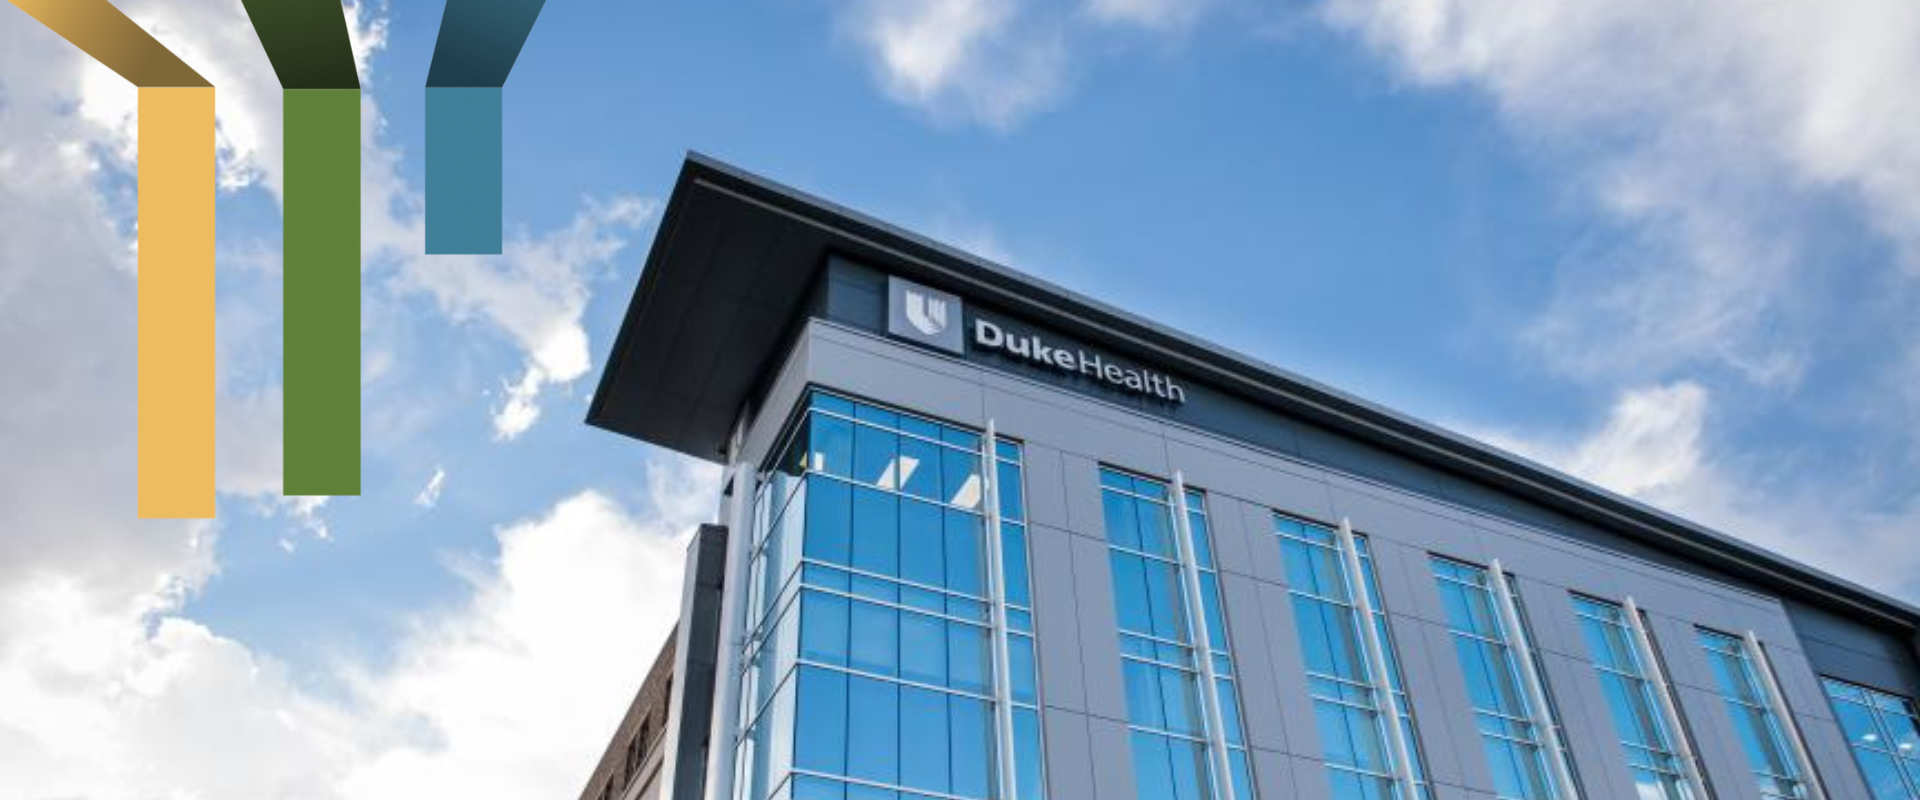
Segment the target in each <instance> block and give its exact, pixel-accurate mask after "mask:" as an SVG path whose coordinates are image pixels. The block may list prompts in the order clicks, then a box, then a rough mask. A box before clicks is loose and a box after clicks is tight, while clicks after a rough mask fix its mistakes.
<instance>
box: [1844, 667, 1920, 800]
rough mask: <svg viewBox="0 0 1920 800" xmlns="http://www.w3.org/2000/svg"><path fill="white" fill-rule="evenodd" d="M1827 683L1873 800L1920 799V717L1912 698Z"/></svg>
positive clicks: (1845, 683) (1848, 685)
mask: <svg viewBox="0 0 1920 800" xmlns="http://www.w3.org/2000/svg"><path fill="white" fill-rule="evenodd" d="M1824 683H1825V685H1826V689H1827V698H1828V699H1829V700H1831V701H1832V702H1833V711H1834V716H1836V717H1838V718H1839V720H1840V729H1841V730H1842V731H1844V732H1845V733H1846V735H1847V744H1849V745H1852V747H1853V757H1854V761H1855V762H1857V763H1858V764H1859V765H1860V773H1861V775H1862V776H1863V777H1865V778H1866V779H1867V789H1868V791H1869V792H1871V793H1872V794H1873V800H1920V718H1916V715H1915V713H1914V706H1913V701H1912V700H1909V699H1907V698H1905V697H1900V696H1898V695H1892V694H1887V693H1885V692H1881V691H1876V690H1874V689H1868V688H1866V687H1864V686H1855V685H1853V684H1851V683H1847V682H1845V681H1841V680H1836V679H1834V678H1827V679H1825V681H1824Z"/></svg>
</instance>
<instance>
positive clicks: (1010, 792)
mask: <svg viewBox="0 0 1920 800" xmlns="http://www.w3.org/2000/svg"><path fill="white" fill-rule="evenodd" d="M999 440H1000V439H999V435H998V433H997V432H996V431H995V428H994V424H993V420H991V419H989V420H987V435H986V442H985V444H984V446H982V447H981V448H980V451H981V462H980V486H981V493H980V495H981V502H982V503H984V504H985V508H984V509H983V513H982V514H981V517H982V518H983V519H985V520H986V523H987V524H986V538H987V542H986V544H987V576H988V577H987V591H988V602H987V607H988V609H989V610H990V611H989V613H990V617H989V619H990V622H991V625H992V638H993V734H994V736H993V739H994V742H995V744H996V745H997V746H996V747H994V755H993V762H994V785H995V786H996V787H998V793H997V794H995V795H994V797H995V798H996V800H1014V794H1015V791H1016V790H1015V777H1016V776H1015V774H1014V752H1013V665H1012V658H1011V656H1010V655H1009V653H1008V651H1009V647H1010V643H1009V642H1008V640H1007V587H1006V581H1007V573H1006V554H1005V553H1004V552H1002V550H1003V548H1004V546H1005V543H1004V542H1002V541H1001V538H1000V462H999V458H1000V453H999V451H998V448H997V446H996V445H997V444H998V442H999Z"/></svg>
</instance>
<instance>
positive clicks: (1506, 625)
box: [587, 156, 1920, 800]
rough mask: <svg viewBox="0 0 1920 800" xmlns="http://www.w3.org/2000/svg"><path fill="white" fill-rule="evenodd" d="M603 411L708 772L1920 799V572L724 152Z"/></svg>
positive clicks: (702, 173)
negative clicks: (1882, 565) (1160, 314)
mask: <svg viewBox="0 0 1920 800" xmlns="http://www.w3.org/2000/svg"><path fill="white" fill-rule="evenodd" d="M588 421H589V422H590V423H591V424H593V425H597V426H599V427H602V428H605V429H608V430H611V431H615V432H618V433H622V434H625V435H628V436H631V437H634V438H636V439H640V440H642V441H646V442H651V443H654V444H658V445H660V446H664V447H668V448H672V449H674V450H677V451H679V452H682V453H687V454H691V455H694V456H698V457H700V458H704V459H708V460H711V461H714V462H716V463H719V464H723V465H725V466H726V472H725V486H724V489H723V491H722V493H721V496H720V497H719V498H718V511H717V514H716V517H717V519H718V520H719V523H718V524H716V525H710V526H707V527H705V528H703V529H702V530H701V532H700V534H699V535H698V536H697V537H696V539H695V540H694V543H693V545H692V547H691V550H690V552H689V559H688V576H689V579H688V581H687V592H686V597H685V600H684V603H683V608H682V616H681V621H680V626H679V630H678V634H677V640H676V643H675V645H674V656H673V658H674V662H673V663H674V666H673V670H674V675H675V678H676V680H674V681H673V684H672V686H673V688H672V692H671V697H670V699H669V701H668V705H669V708H668V712H667V717H668V719H667V722H666V726H665V734H664V736H665V737H666V738H665V740H664V741H663V742H662V744H661V745H660V746H659V748H658V749H659V750H660V751H662V752H663V757H664V765H663V774H662V776H661V778H660V785H661V786H663V787H665V788H666V789H667V791H668V794H666V795H663V796H665V797H670V798H672V800H695V799H696V798H706V799H707V800H763V799H764V798H770V797H771V798H779V800H821V798H830V799H831V800H880V799H884V800H977V799H981V798H1009V797H1013V798H1019V800H1040V798H1049V799H1050V800H1282V799H1283V798H1285V799H1286V800H1392V799H1393V798H1400V799H1401V800H1413V799H1414V798H1415V797H1421V798H1427V799H1428V800H1492V799H1493V798H1500V800H1763V799H1764V800H1920V788H1917V787H1920V733H1916V728H1915V721H1914V706H1913V697H1914V696H1915V694H1916V693H1920V663H1917V662H1920V654H1917V653H1916V647H1917V646H1920V645H1917V642H1916V636H1915V633H1916V627H1917V626H1920V609H1916V608H1915V607H1914V606H1912V605H1908V604H1906V603H1903V602H1901V601H1899V600H1896V599H1893V598H1890V597H1887V596H1884V595H1881V594H1878V593H1875V592H1874V591H1871V590H1869V589H1866V588H1862V587H1860V586H1856V585H1854V584H1851V583H1848V582H1847V581H1845V580H1842V579H1839V578H1836V577H1834V576H1831V575H1827V574H1824V573H1821V572H1819V571H1816V570H1813V569H1810V568H1808V567H1806V566H1803V565H1800V564H1797V563H1794V562H1792V561H1790V560H1788V559H1785V558H1783V557H1780V556H1778V555H1775V554H1772V553H1769V552H1765V551H1762V550H1759V549H1757V548H1755V547H1753V546H1751V545H1748V544H1745V543H1743V542H1741V541H1739V540H1737V539H1734V538H1731V537H1728V536H1726V535H1722V534H1720V533H1716V532H1714V531H1711V530H1707V529H1705V528H1702V527H1700V526H1698V525H1695V524H1693V523H1690V522H1687V521H1686V520H1683V519H1679V518H1676V517H1674V516H1672V515H1669V514H1666V513H1663V512H1661V511H1659V510H1657V509H1653V508H1649V507H1647V506H1644V505H1641V504H1639V503H1636V502H1634V501H1632V500H1629V499H1626V498H1623V497H1620V496H1617V495H1614V494H1611V493H1609V492H1607V491H1604V490H1601V489H1599V488H1596V487H1594V486H1591V485H1588V484H1586V483H1583V482H1581V481H1579V480H1576V479H1574V478H1571V477H1568V476H1566V475H1563V474H1560V473H1558V472H1555V471H1553V470H1550V469H1547V468H1544V467H1542V466H1540V465H1537V464H1533V463H1530V462H1528V461H1525V460H1523V459H1519V458H1516V457H1514V456H1512V455H1509V454H1507V453H1504V452H1501V451H1499V450H1496V449H1494V448H1492V447H1489V446H1487V445H1484V444H1481V443H1478V442H1475V441H1472V440H1469V439H1466V438H1464V437H1461V436H1458V435H1456V434H1453V433H1449V432H1447V431H1444V430H1440V429H1438V428H1435V427H1432V426H1429V425H1426V424H1423V423H1421V422H1419V421H1416V420H1413V419H1410V418H1408V417H1405V416H1402V415H1400V414H1397V413H1395V412H1393V411H1390V410H1388V409H1384V408H1381V407H1378V406H1375V405H1373V404H1370V403H1368V402H1366V401H1364V400H1361V399H1358V398H1354V397H1351V396H1348V395H1345V394H1342V393H1341V392H1339V391H1337V390H1334V389H1332V388H1329V387H1327V386H1323V385H1320V384H1317V383H1315V382H1313V381H1311V380H1308V379H1305V378H1302V377H1300V376H1298V375H1294V374H1291V373H1289V372H1287V371H1285V370H1283V369H1280V368H1277V367H1273V366H1269V365H1266V364H1262V363H1260V362H1258V361H1255V360H1253V359H1251V358H1248V357H1246V356H1243V355H1238V354H1235V353H1232V352H1228V351H1225V350H1223V349H1221V348H1218V347H1215V346H1212V345H1209V344H1207V343H1205V342H1201V341H1198V340H1196V339H1193V338H1191V337H1188V336H1185V335H1182V334H1181V333H1179V332H1177V331H1173V330H1169V329H1167V328H1165V327H1162V326H1160V325H1157V324H1155V323H1153V322H1151V321H1148V320H1143V319H1140V318H1138V317H1135V316H1132V315H1130V314H1127V313H1126V312H1123V311H1120V310H1117V309H1114V308H1110V307H1108V306H1105V305H1103V304H1101V303H1099V302H1098V301H1095V300H1092V299H1089V298H1087V297H1085V296H1082V295H1079V294H1076V293H1074V292H1072V291H1069V290H1067V289H1063V288H1061V287H1058V286H1053V285H1049V284H1047V283H1045V282H1042V281H1038V280H1035V279H1033V278H1030V277H1028V276H1025V275H1021V274H1019V273H1016V272H1013V271H1011V270H1008V269H1006V268H1003V267H1000V266H998V265H995V264H991V263H987V262H985V261H982V260H980V259H977V258H974V257H972V256H969V255H967V254H965V253H961V252H958V251H956V250H953V249H951V248H947V247H945V246H942V245H940V244H938V243H935V242H932V241H929V240H927V239H924V238H921V237H919V236H916V235H914V234H911V233H908V232H905V231H902V230H900V229H898V228H894V227H891V226H889V225H886V224H884V223H881V222H878V221H876V220H873V219H870V218H867V217H864V216H861V215H859V214H856V213H854V212H851V211H848V210H846V209H844V208H841V207H839V206H836V205H833V204H832V203H829V202H826V201H823V200H820V199H817V198H814V197H810V196H808V195H806V194H803V193H801V192H798V191H795V190H793V189H790V188H787V187H784V186H780V185H777V184H774V183H772V182H769V181H767V180H764V179H762V178H759V177H756V176H753V175H750V174H746V173H744V172H742V171H740V170H737V169H735V168H733V167H730V166H727V165H725V164H721V163H718V162H715V161H712V160H709V159H705V158H701V157H697V156H696V157H692V158H690V159H689V160H688V162H687V163H686V165H685V168H684V170H683V172H682V173H681V176H680V178H679V180H678V182H677V184H676V186H675V188H674V192H673V196H672V199H671V201H670V203H669V204H668V206H667V210H666V212H665V217H664V218H663V220H662V223H661V226H660V231H659V233H658V235H657V237H656V239H655V241H654V244H653V249H652V252H651V254H650V255H649V257H648V260H647V263H646V267H645V272H644V274H643V275H642V276H641V278H640V284H639V287H638V289H637V291H636V292H635V295H634V298H633V301H632V304H631V306H630V307H629V309H628V311H627V315H626V318H625V321H624V323H623V325H622V327H621V331H620V335H619V337H618V340H617V341H616V342H615V344H614V348H613V352H612V356H611V358H610V359H609V360H608V362H607V367H606V371H605V374H604V375H603V377H602V380H601V383H600V386H599V389H598V391H597V393H596V394H595V396H594V399H593V405H592V409H591V411H590V414H589V417H588ZM617 742H618V740H616V743H617ZM615 749H618V748H615ZM605 772H607V769H606V766H605V764H603V766H602V770H601V772H598V773H596V776H599V775H602V774H603V773H605ZM592 790H593V787H591V786H590V787H589V793H588V795H587V797H589V798H591V797H592V796H594V795H593V791H592ZM615 796H618V797H621V798H622V800H626V799H627V798H632V797H635V796H637V795H636V794H635V790H629V791H627V792H625V793H624V794H618V793H616V795H615Z"/></svg>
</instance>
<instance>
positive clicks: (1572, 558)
mask: <svg viewBox="0 0 1920 800" xmlns="http://www.w3.org/2000/svg"><path fill="white" fill-rule="evenodd" d="M1477 528H1478V530H1479V535H1480V542H1481V546H1482V547H1484V548H1485V552H1486V553H1488V554H1489V555H1491V556H1495V557H1498V558H1499V559H1500V563H1501V564H1502V565H1503V566H1505V567H1506V568H1507V570H1508V571H1510V572H1513V573H1514V574H1517V575H1521V576H1525V577H1530V578H1535V579H1537V580H1542V581H1546V582H1548V583H1554V584H1558V585H1560V586H1564V587H1567V588H1569V589H1573V590H1575V591H1579V592H1582V593H1584V594H1590V595H1593V596H1595V597H1604V598H1609V599H1614V600H1616V601H1617V600H1618V599H1619V598H1621V597H1624V596H1625V594H1624V593H1623V592H1621V591H1620V590H1619V589H1618V587H1616V586H1615V585H1614V583H1613V580H1612V575H1613V573H1614V571H1615V564H1614V559H1612V558H1609V557H1607V556H1606V555H1605V554H1603V553H1600V552H1597V551H1595V550H1592V549H1576V548H1575V547H1574V546H1572V545H1568V544H1565V543H1562V542H1557V541H1554V540H1551V539H1548V538H1547V537H1545V536H1542V535H1541V534H1539V533H1536V532H1533V531H1527V530H1523V529H1520V528H1517V527H1512V526H1501V525H1487V524H1480V525H1478V526H1477Z"/></svg>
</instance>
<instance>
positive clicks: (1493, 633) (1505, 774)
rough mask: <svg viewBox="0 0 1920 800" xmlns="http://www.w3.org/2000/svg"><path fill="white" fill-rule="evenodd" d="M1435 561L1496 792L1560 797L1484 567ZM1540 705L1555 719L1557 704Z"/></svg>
mask: <svg viewBox="0 0 1920 800" xmlns="http://www.w3.org/2000/svg"><path fill="white" fill-rule="evenodd" d="M1432 564H1433V574H1434V577H1435V579H1436V580H1437V581H1438V583H1439V586H1440V600H1441V605H1442V606H1443V607H1444V608H1445V610H1446V616H1447V628H1448V630H1449V631H1450V632H1451V633H1452V634H1453V646H1454V654H1455V656H1456V657H1457V658H1459V660H1460V671H1461V672H1462V673H1464V674H1465V675H1466V679H1467V696H1468V699H1469V700H1470V701H1471V702H1472V704H1473V716H1474V722H1475V725H1476V726H1477V727H1478V728H1479V731H1480V740H1481V746H1482V749H1483V750H1485V752H1486V756H1487V766H1488V768H1489V769H1491V770H1492V772H1493V785H1494V792H1495V794H1496V795H1497V796H1499V797H1501V798H1504V800H1551V799H1552V798H1557V797H1560V796H1561V795H1560V794H1559V793H1558V791H1557V790H1556V787H1555V786H1554V784H1553V779H1552V777H1551V773H1550V772H1549V769H1548V766H1547V761H1546V759H1547V757H1548V756H1547V752H1546V748H1545V747H1544V746H1543V745H1542V744H1541V740H1542V735H1541V732H1540V731H1539V730H1538V726H1536V725H1534V723H1533V711H1534V710H1533V708H1532V706H1531V704H1530V703H1529V702H1528V700H1527V695H1526V691H1525V689H1524V684H1523V683H1522V681H1523V679H1522V677H1521V675H1520V669H1521V666H1520V663H1519V660H1518V659H1519V656H1518V655H1517V654H1515V652H1514V649H1513V644H1512V642H1511V639H1510V633H1509V632H1508V631H1507V630H1506V626H1505V625H1503V624H1502V623H1501V621H1500V614H1499V613H1498V611H1497V610H1496V607H1495V600H1494V597H1493V588H1492V586H1491V584H1490V583H1489V581H1490V578H1489V577H1488V575H1487V570H1486V569H1484V568H1481V567H1476V566H1473V565H1470V564H1463V563H1460V562H1458V561H1452V560H1449V559H1444V558H1434V559H1433V561H1432ZM1543 711H1545V712H1546V713H1547V714H1548V715H1549V716H1548V717H1547V718H1548V719H1552V717H1551V716H1550V715H1551V713H1552V709H1543Z"/></svg>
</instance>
